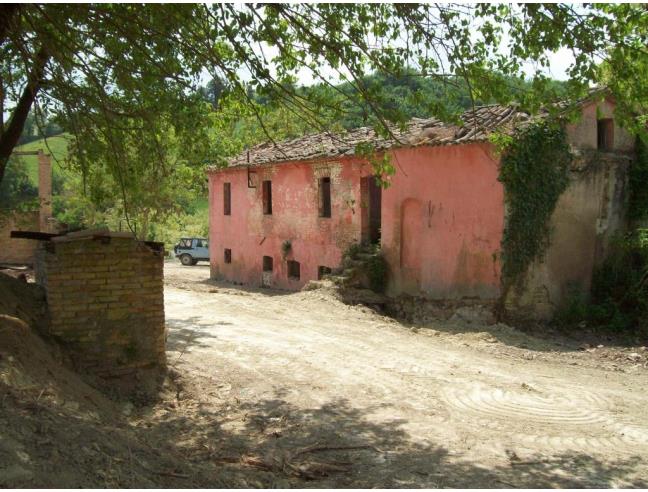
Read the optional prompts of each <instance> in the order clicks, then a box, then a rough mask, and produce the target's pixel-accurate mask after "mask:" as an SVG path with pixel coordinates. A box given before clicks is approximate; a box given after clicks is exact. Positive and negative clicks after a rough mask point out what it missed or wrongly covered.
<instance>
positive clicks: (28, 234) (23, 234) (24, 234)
mask: <svg viewBox="0 0 648 492" xmlns="http://www.w3.org/2000/svg"><path fill="white" fill-rule="evenodd" d="M60 235H61V234H51V233H49V232H35V231H11V234H10V235H9V237H13V238H16V239H34V240H35V241H49V240H51V239H52V238H53V237H58V236H60Z"/></svg>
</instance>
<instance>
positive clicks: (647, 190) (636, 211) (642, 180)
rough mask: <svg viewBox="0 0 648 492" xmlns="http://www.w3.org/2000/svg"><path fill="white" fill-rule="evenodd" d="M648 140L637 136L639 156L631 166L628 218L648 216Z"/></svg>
mask: <svg viewBox="0 0 648 492" xmlns="http://www.w3.org/2000/svg"><path fill="white" fill-rule="evenodd" d="M647 142H648V140H647V141H644V140H643V139H642V138H641V137H637V143H636V150H637V156H636V157H637V158H636V160H635V162H634V163H633V164H632V166H630V171H629V173H628V174H629V176H628V185H629V188H630V203H629V206H628V218H629V219H634V220H643V219H646V218H648V143H647Z"/></svg>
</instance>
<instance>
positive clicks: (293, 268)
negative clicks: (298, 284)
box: [286, 260, 301, 280]
mask: <svg viewBox="0 0 648 492" xmlns="http://www.w3.org/2000/svg"><path fill="white" fill-rule="evenodd" d="M286 270H287V275H288V278H289V279H290V280H301V264H300V263H299V262H298V261H296V260H288V261H287V262H286Z"/></svg>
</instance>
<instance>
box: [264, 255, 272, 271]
mask: <svg viewBox="0 0 648 492" xmlns="http://www.w3.org/2000/svg"><path fill="white" fill-rule="evenodd" d="M263 271H264V272H271V271H272V256H264V257H263Z"/></svg>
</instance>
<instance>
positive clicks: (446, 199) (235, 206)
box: [209, 144, 504, 299]
mask: <svg viewBox="0 0 648 492" xmlns="http://www.w3.org/2000/svg"><path fill="white" fill-rule="evenodd" d="M489 152H490V146H489V145H487V144H472V145H462V146H447V147H417V148H409V149H399V150H395V151H394V153H393V162H394V164H395V165H396V175H395V176H394V177H393V180H392V185H391V187H390V188H388V189H387V190H384V191H383V196H382V245H383V249H384V251H385V255H386V258H387V261H388V263H389V270H390V271H389V274H390V276H389V278H390V285H389V293H391V294H400V293H409V294H418V295H425V296H427V297H431V298H438V299H446V298H461V297H481V298H489V299H491V298H496V297H497V296H498V294H499V271H500V264H499V256H498V253H499V249H500V242H501V236H502V229H503V225H504V224H503V222H504V205H503V188H502V186H501V184H500V183H499V182H498V181H497V175H498V162H497V160H495V159H494V158H493V157H492V155H491V154H490V153H489ZM369 174H370V168H369V166H368V165H366V164H363V163H362V162H359V161H358V160H354V159H343V160H340V161H335V162H328V163H308V162H306V163H304V162H301V163H300V162H295V163H282V164H278V165H274V166H263V167H261V168H257V169H256V174H255V175H253V181H254V182H255V183H257V187H256V188H248V187H247V171H246V170H245V169H228V170H222V171H218V172H213V173H211V174H210V179H209V185H210V191H209V197H210V210H211V212H210V256H211V274H212V277H213V278H224V279H227V280H230V281H235V282H242V283H246V284H252V285H260V284H261V279H262V257H263V256H264V255H268V256H272V257H273V259H274V272H273V274H272V281H271V284H272V285H273V286H276V287H280V288H286V289H298V288H301V287H302V286H303V285H304V284H305V283H306V282H307V281H308V280H312V279H316V278H317V269H318V266H320V265H322V266H328V267H331V268H335V267H337V266H338V265H339V264H340V261H341V256H342V253H343V251H344V250H345V249H346V247H347V246H348V245H349V244H350V243H352V242H354V241H359V240H360V237H361V228H362V224H361V222H362V216H363V214H362V210H361V207H362V202H363V200H362V199H361V195H360V179H361V177H363V176H367V175H369ZM321 176H330V177H331V183H332V185H331V196H332V207H333V210H332V218H328V219H327V218H319V217H318V194H317V178H318V177H321ZM265 179H270V180H271V181H272V193H273V204H272V209H273V214H272V215H271V216H266V215H263V209H262V198H261V196H262V195H261V193H262V192H261V185H260V183H261V181H263V180H265ZM224 182H230V183H231V190H232V191H231V194H232V215H231V216H225V215H223V193H222V190H223V183H224ZM286 239H288V240H290V241H291V242H292V253H291V255H289V257H288V258H287V259H294V260H297V261H299V262H300V264H301V279H300V280H299V281H295V280H292V279H288V277H287V266H286V261H285V260H284V259H283V258H282V252H281V245H282V243H283V241H285V240H286ZM403 239H407V240H406V241H403ZM224 248H230V249H231V250H232V263H231V264H225V263H224V260H223V257H224V253H223V250H224Z"/></svg>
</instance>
